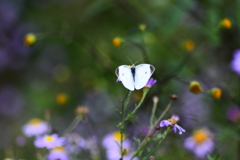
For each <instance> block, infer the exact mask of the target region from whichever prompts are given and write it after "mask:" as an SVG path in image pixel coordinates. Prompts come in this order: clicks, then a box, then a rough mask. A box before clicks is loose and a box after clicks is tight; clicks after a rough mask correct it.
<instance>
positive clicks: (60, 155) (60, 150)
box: [48, 147, 69, 160]
mask: <svg viewBox="0 0 240 160" xmlns="http://www.w3.org/2000/svg"><path fill="white" fill-rule="evenodd" d="M48 159H49V160H69V157H68V154H67V151H66V150H65V148H64V147H55V148H53V149H51V151H50V153H49V155H48Z"/></svg>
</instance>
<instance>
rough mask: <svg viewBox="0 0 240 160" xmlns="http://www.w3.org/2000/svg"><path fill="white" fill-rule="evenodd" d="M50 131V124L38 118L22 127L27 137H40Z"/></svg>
mask: <svg viewBox="0 0 240 160" xmlns="http://www.w3.org/2000/svg"><path fill="white" fill-rule="evenodd" d="M48 129H49V125H48V123H47V122H45V121H42V120H41V119H38V118H33V119H31V120H30V121H29V122H28V123H27V124H25V125H24V126H23V127H22V131H23V133H24V134H25V135H26V136H27V137H31V136H39V135H41V134H44V133H46V132H47V131H48Z"/></svg>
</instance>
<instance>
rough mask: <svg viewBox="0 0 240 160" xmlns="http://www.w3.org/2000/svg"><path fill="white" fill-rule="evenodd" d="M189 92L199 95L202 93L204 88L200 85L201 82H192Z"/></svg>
mask: <svg viewBox="0 0 240 160" xmlns="http://www.w3.org/2000/svg"><path fill="white" fill-rule="evenodd" d="M189 90H190V92H192V93H194V94H198V93H200V92H202V87H201V85H200V84H199V82H197V81H192V82H190V84H189Z"/></svg>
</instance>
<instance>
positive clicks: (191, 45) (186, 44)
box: [184, 40, 195, 52]
mask: <svg viewBox="0 0 240 160" xmlns="http://www.w3.org/2000/svg"><path fill="white" fill-rule="evenodd" d="M194 48H195V43H194V42H193V41H192V40H187V41H185V42H184V49H185V50H187V51H189V52H190V51H193V50H194Z"/></svg>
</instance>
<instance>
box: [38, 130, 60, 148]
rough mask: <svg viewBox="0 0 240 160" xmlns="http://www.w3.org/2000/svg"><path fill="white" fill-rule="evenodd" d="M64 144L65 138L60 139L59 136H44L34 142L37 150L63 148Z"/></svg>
mask: <svg viewBox="0 0 240 160" xmlns="http://www.w3.org/2000/svg"><path fill="white" fill-rule="evenodd" d="M63 143H64V138H59V137H58V135H57V134H52V135H44V136H43V137H38V138H37V139H36V140H35V141H34V145H35V146H36V147H37V148H44V147H46V148H47V149H52V148H55V147H58V146H62V145H63Z"/></svg>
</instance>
